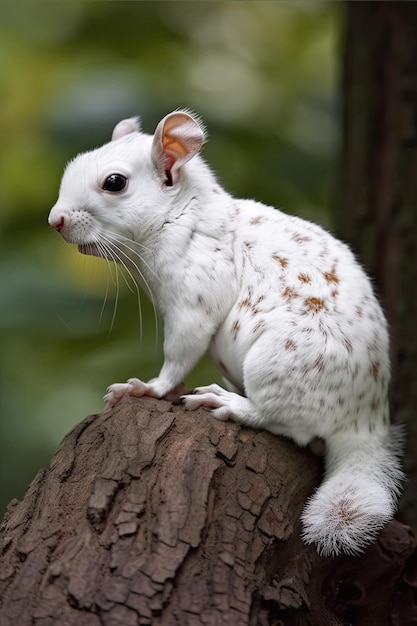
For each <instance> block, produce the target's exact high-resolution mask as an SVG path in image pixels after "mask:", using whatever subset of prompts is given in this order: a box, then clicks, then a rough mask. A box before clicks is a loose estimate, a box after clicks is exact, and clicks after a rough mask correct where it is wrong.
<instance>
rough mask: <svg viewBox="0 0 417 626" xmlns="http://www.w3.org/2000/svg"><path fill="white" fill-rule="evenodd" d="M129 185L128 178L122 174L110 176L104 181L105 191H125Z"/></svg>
mask: <svg viewBox="0 0 417 626" xmlns="http://www.w3.org/2000/svg"><path fill="white" fill-rule="evenodd" d="M126 185H127V178H126V177H125V176H123V175H122V174H110V176H108V177H107V178H106V180H105V181H104V185H103V189H104V191H113V192H115V193H116V192H118V191H123V189H125V188H126Z"/></svg>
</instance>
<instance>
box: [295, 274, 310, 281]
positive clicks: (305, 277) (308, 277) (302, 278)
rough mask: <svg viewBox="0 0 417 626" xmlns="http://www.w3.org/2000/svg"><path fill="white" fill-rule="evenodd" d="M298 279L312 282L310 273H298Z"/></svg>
mask: <svg viewBox="0 0 417 626" xmlns="http://www.w3.org/2000/svg"><path fill="white" fill-rule="evenodd" d="M297 278H298V280H299V281H300V282H301V283H310V282H311V278H310V276H309V275H308V274H298V276H297Z"/></svg>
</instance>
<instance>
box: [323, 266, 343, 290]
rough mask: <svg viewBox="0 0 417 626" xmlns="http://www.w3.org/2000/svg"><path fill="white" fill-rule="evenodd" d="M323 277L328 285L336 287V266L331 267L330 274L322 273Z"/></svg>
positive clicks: (337, 282) (337, 281)
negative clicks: (333, 284) (332, 284)
mask: <svg viewBox="0 0 417 626" xmlns="http://www.w3.org/2000/svg"><path fill="white" fill-rule="evenodd" d="M323 276H324V278H325V280H326V282H328V283H335V284H336V285H338V284H339V278H338V276H337V274H336V266H335V265H333V267H332V269H331V270H330V272H323Z"/></svg>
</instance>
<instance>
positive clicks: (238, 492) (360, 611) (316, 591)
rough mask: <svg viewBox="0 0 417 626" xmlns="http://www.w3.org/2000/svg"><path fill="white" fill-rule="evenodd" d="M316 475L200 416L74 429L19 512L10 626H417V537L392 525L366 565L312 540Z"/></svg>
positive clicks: (132, 408) (11, 519) (147, 402)
mask: <svg viewBox="0 0 417 626" xmlns="http://www.w3.org/2000/svg"><path fill="white" fill-rule="evenodd" d="M321 465H322V464H321V461H320V459H318V458H317V457H314V456H313V455H312V453H311V452H309V451H308V450H305V449H300V448H297V447H296V446H295V445H294V444H292V443H291V442H290V441H288V440H285V439H284V438H280V437H275V436H273V435H271V434H270V433H266V432H256V431H253V430H249V429H245V428H241V427H239V426H238V425H236V424H233V423H230V422H226V423H224V422H218V421H216V420H214V419H213V418H212V417H211V416H210V414H209V413H207V412H206V411H204V410H201V411H199V412H195V413H194V412H193V413H190V412H186V411H184V410H183V408H182V407H174V406H172V405H171V404H169V403H168V402H166V401H157V400H153V399H147V398H144V399H141V400H138V399H134V398H126V399H125V400H123V401H122V402H121V403H120V404H119V405H117V406H116V407H115V408H114V409H113V410H112V411H107V412H103V413H101V414H99V415H93V416H90V417H88V418H86V419H85V420H84V421H83V422H81V423H80V424H79V425H78V426H77V427H76V428H74V430H73V431H72V432H71V433H70V434H69V435H68V436H67V437H66V438H65V440H64V441H63V443H62V444H61V446H60V448H59V449H58V451H57V452H56V454H55V456H54V457H53V459H52V462H51V466H50V468H49V470H47V471H42V472H40V473H39V474H38V476H37V477H36V478H35V480H34V481H33V483H32V484H31V486H30V487H29V489H28V492H27V494H26V496H25V498H24V500H23V501H22V502H21V503H14V504H12V505H11V506H10V507H9V510H8V513H7V514H6V517H5V520H4V522H3V526H2V529H1V537H2V546H1V554H2V557H1V565H0V598H1V610H0V618H1V619H0V623H1V625H2V626H17V624H19V626H29V624H30V625H32V624H35V625H36V626H52V625H60V626H87V625H88V626H99V625H100V626H136V625H139V624H153V625H174V624H178V625H181V626H188V625H190V626H192V625H197V624H210V625H217V624H218V625H223V624H228V625H232V626H233V625H239V626H242V625H244V624H251V625H257V626H263V625H267V624H276V625H280V624H289V625H296V624H297V625H316V624H317V625H320V626H323V625H326V624H328V625H334V626H336V625H341V624H346V623H349V624H358V625H363V626H365V625H366V626H368V625H369V623H371V616H372V623H377V624H378V625H379V626H384V625H385V624H387V625H388V624H391V623H392V624H406V623H407V624H408V623H409V624H412V623H417V622H412V621H410V622H406V621H402V620H404V616H405V615H407V618H409V617H410V616H414V619H415V620H417V608H416V606H415V604H413V601H414V600H413V584H415V582H416V567H415V565H416V561H417V550H416V542H415V539H414V538H413V535H412V533H411V532H410V529H408V528H407V527H405V526H402V525H401V524H399V523H397V522H392V523H391V524H389V525H388V527H387V528H386V529H385V530H384V532H383V533H381V535H380V537H379V540H378V542H377V543H375V544H374V545H373V546H371V547H370V548H369V550H368V551H367V552H366V554H365V555H364V556H362V557H360V558H346V557H340V558H337V559H330V558H328V559H323V558H320V557H319V556H318V555H317V553H316V551H315V549H314V548H313V547H311V546H310V547H308V546H305V545H303V544H302V542H301V540H300V538H299V530H300V523H299V514H300V511H301V509H302V507H303V504H304V502H305V500H306V498H307V497H308V496H309V495H310V494H311V493H312V491H313V489H314V488H315V487H316V486H317V485H318V483H319V481H320V480H321V473H322V467H321ZM407 572H408V573H407ZM413 611H414V613H413Z"/></svg>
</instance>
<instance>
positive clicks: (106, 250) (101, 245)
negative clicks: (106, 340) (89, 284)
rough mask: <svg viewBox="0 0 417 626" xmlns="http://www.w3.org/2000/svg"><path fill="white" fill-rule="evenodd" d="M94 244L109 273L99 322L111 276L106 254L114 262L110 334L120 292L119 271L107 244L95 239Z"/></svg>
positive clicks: (110, 266)
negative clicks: (113, 295)
mask: <svg viewBox="0 0 417 626" xmlns="http://www.w3.org/2000/svg"><path fill="white" fill-rule="evenodd" d="M96 245H97V248H98V249H99V251H101V252H102V253H103V258H105V259H106V263H107V267H108V270H109V274H108V277H107V287H106V294H105V296H104V302H103V306H102V308H101V314H100V324H101V322H102V316H103V312H104V308H105V305H106V302H107V298H108V294H109V282H110V278H113V273H112V264H111V263H110V261H109V259H108V258H107V255H108V256H110V257H111V259H112V260H113V262H114V269H115V285H116V297H115V299H114V305H113V314H112V317H111V321H110V329H109V335H110V334H111V332H112V330H113V328H114V323H115V320H116V313H117V305H118V302H119V293H120V283H119V271H118V267H117V263H116V260H115V258H114V255H113V252H112V250H111V248H110V247H109V246H107V245H106V244H105V243H103V242H101V241H97V243H96Z"/></svg>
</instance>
